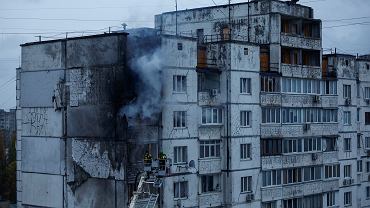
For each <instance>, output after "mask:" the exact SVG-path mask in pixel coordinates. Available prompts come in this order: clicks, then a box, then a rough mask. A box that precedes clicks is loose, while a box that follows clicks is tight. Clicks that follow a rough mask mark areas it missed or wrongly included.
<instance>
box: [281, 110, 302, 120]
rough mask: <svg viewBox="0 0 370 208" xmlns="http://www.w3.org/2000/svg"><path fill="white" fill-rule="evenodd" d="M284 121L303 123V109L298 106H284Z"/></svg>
mask: <svg viewBox="0 0 370 208" xmlns="http://www.w3.org/2000/svg"><path fill="white" fill-rule="evenodd" d="M282 111H283V123H302V111H301V109H298V108H283V110H282Z"/></svg>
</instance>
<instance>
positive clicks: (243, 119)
mask: <svg viewBox="0 0 370 208" xmlns="http://www.w3.org/2000/svg"><path fill="white" fill-rule="evenodd" d="M240 127H244V128H250V127H252V111H248V110H242V111H240Z"/></svg>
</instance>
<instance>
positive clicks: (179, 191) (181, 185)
mask: <svg viewBox="0 0 370 208" xmlns="http://www.w3.org/2000/svg"><path fill="white" fill-rule="evenodd" d="M173 190H174V192H173V197H174V198H186V197H188V182H187V181H181V182H175V183H174V184H173Z"/></svg>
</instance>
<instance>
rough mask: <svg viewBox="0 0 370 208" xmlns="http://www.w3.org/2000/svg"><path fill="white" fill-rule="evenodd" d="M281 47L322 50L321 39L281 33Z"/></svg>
mask: <svg viewBox="0 0 370 208" xmlns="http://www.w3.org/2000/svg"><path fill="white" fill-rule="evenodd" d="M281 45H282V46H287V47H294V48H304V49H313V50H321V39H320V38H313V37H305V36H303V35H297V34H290V33H281Z"/></svg>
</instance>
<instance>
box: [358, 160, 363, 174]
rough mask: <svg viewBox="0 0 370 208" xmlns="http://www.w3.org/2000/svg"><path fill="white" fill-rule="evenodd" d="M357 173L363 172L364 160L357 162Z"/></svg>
mask: <svg viewBox="0 0 370 208" xmlns="http://www.w3.org/2000/svg"><path fill="white" fill-rule="evenodd" d="M357 172H359V173H361V172H362V160H357Z"/></svg>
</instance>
